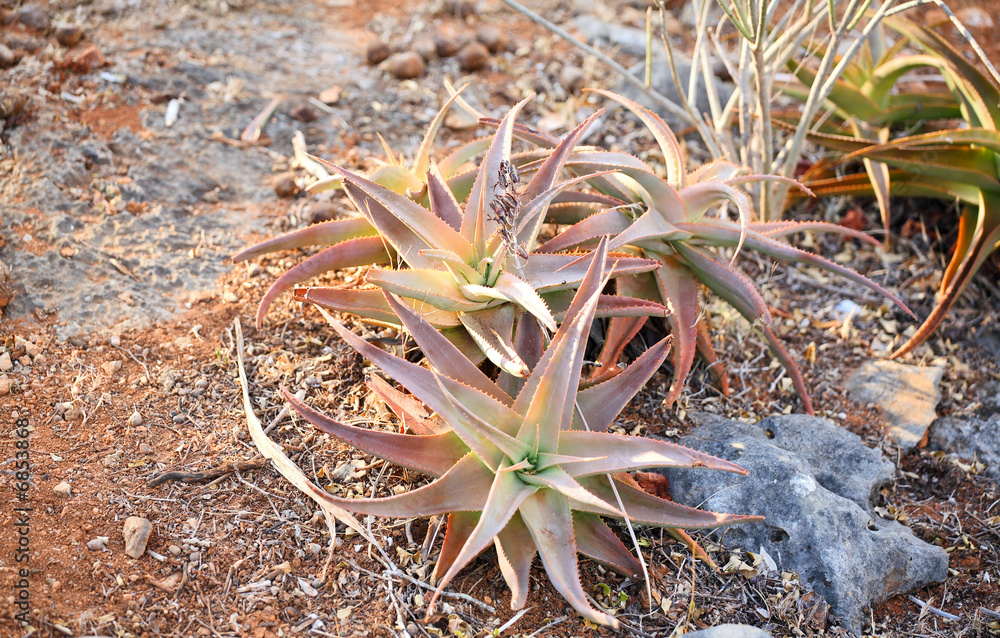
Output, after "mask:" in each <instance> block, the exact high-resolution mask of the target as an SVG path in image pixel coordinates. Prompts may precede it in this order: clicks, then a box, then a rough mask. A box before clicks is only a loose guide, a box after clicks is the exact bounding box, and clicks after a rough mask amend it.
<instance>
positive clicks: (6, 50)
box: [0, 44, 20, 69]
mask: <svg viewBox="0 0 1000 638" xmlns="http://www.w3.org/2000/svg"><path fill="white" fill-rule="evenodd" d="M19 59H20V58H18V56H17V54H16V53H14V52H13V51H11V49H10V47H8V46H7V45H6V44H0V69H8V68H10V67H12V66H14V65H15V64H17V61H18V60H19Z"/></svg>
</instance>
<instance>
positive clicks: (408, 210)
mask: <svg viewBox="0 0 1000 638" xmlns="http://www.w3.org/2000/svg"><path fill="white" fill-rule="evenodd" d="M335 170H336V171H337V172H338V173H340V174H341V175H343V176H344V184H345V188H346V184H348V183H350V184H351V185H352V186H354V187H355V188H356V189H357V190H360V191H362V192H364V193H365V194H366V195H367V196H368V197H369V198H370V199H372V200H374V201H376V202H378V203H379V204H380V205H381V206H382V208H383V210H386V211H388V212H389V213H390V214H391V215H393V216H394V217H395V218H396V219H397V220H399V221H400V222H401V223H403V224H404V225H405V226H406V227H407V228H409V229H410V231H411V232H413V234H415V235H416V236H417V237H419V238H420V239H421V241H422V243H424V244H425V246H419V247H418V250H419V249H420V248H440V249H443V250H450V251H451V252H453V253H455V254H456V255H458V256H459V257H461V258H462V259H464V260H465V261H467V262H469V261H472V258H473V256H472V246H470V245H469V242H467V241H465V240H464V239H463V238H462V236H461V235H460V234H459V233H458V232H457V231H455V230H454V229H453V228H452V227H451V226H449V225H448V223H447V222H445V221H444V220H442V219H441V218H440V217H438V216H436V215H435V214H434V213H432V212H430V211H429V210H427V209H426V208H424V207H423V206H421V205H420V204H418V203H416V202H414V201H413V200H411V199H409V198H407V197H405V196H403V195H400V194H399V193H396V192H393V191H391V190H389V189H388V188H385V187H384V186H380V185H378V184H376V183H375V182H372V181H369V180H367V179H365V178H363V177H361V176H360V175H355V174H354V173H352V172H350V171H348V170H346V169H343V168H340V167H335ZM352 197H353V195H352ZM373 224H374V225H375V226H376V227H378V226H379V223H378V222H377V221H375V220H373ZM400 252H401V253H403V254H404V257H405V254H406V253H404V251H400Z"/></svg>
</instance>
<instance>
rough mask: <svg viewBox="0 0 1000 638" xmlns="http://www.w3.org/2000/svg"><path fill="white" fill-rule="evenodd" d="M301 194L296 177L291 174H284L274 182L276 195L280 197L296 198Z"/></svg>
mask: <svg viewBox="0 0 1000 638" xmlns="http://www.w3.org/2000/svg"><path fill="white" fill-rule="evenodd" d="M298 192H299V185H298V184H296V183H295V176H294V175H293V174H291V173H282V174H281V175H278V177H276V178H275V180H274V194H275V195H277V196H278V197H282V198H284V199H288V198H291V197H295V195H296V193H298Z"/></svg>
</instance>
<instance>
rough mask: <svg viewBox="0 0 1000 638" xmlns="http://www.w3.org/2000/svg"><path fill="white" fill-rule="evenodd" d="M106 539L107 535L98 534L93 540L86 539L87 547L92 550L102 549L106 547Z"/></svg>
mask: <svg viewBox="0 0 1000 638" xmlns="http://www.w3.org/2000/svg"><path fill="white" fill-rule="evenodd" d="M108 540H109V539H108V537H107V536H98V537H97V538H95V539H93V540H89V541H87V549H89V550H90V551H92V552H97V551H104V550H106V549H107V547H106V546H105V545H107V542H108Z"/></svg>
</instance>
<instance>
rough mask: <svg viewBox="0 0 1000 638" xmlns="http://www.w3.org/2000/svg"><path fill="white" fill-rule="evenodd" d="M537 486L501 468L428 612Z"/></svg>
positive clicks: (439, 584) (435, 593) (432, 598)
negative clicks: (473, 525) (448, 585)
mask: <svg viewBox="0 0 1000 638" xmlns="http://www.w3.org/2000/svg"><path fill="white" fill-rule="evenodd" d="M536 490H537V488H536V487H533V486H530V485H525V484H524V483H522V482H521V479H520V478H518V475H517V474H516V473H514V472H499V473H497V475H496V478H495V479H494V481H493V485H492V487H491V489H490V493H489V497H488V498H487V499H486V504H485V505H484V506H483V507H482V514H480V516H479V523H477V524H476V528H475V529H474V530H472V533H471V534H469V538H468V539H466V541H465V545H464V546H463V547H462V551H460V552H459V554H458V556H456V557H455V560H454V562H452V564H451V567H449V568H448V571H447V572H445V574H444V576H442V577H441V581H440V582H439V583H438V586H437V589H436V590H435V591H434V595H433V596H432V597H431V600H430V602H429V604H428V613H430V611H431V610H432V609H433V608H434V602H435V601H436V600H437V597H438V596H439V595H440V594H441V591H442V590H443V589H444V588H445V586H446V585H447V584H448V583H450V582H451V579H452V578H454V577H455V575H456V574H458V572H459V571H461V569H462V568H463V567H465V566H466V565H468V564H469V562H470V561H471V560H472V559H473V558H475V557H476V556H477V555H478V554H479V552H481V551H483V550H484V549H485V548H486V547H488V546H489V545H490V543H492V542H493V539H494V538H496V536H497V534H499V533H500V532H501V531H502V530H503V528H505V527H506V526H507V523H508V522H510V520H511V518H512V517H513V516H514V514H515V513H517V509H518V507H519V506H520V505H521V504H522V503H523V502H524V501H525V499H527V498H528V497H529V496H531V495H532V494H534V493H535V492H536Z"/></svg>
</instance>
